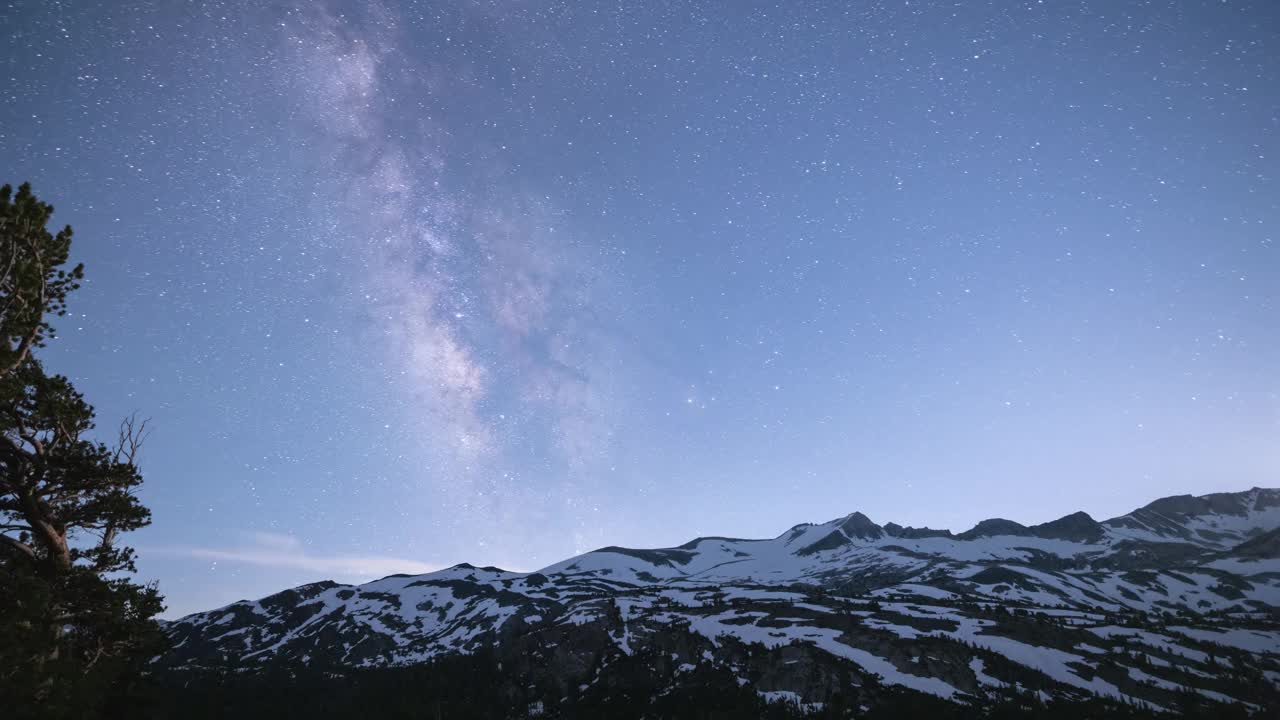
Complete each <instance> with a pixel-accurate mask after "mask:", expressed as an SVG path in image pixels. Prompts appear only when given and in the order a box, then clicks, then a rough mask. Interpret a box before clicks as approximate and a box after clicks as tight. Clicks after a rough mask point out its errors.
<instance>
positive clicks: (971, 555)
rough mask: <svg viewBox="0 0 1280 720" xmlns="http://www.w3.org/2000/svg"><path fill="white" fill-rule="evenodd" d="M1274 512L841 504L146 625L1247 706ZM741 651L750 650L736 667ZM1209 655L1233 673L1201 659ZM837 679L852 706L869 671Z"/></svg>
mask: <svg viewBox="0 0 1280 720" xmlns="http://www.w3.org/2000/svg"><path fill="white" fill-rule="evenodd" d="M975 531H976V532H975ZM1278 531H1280V490H1277V489H1267V488H1253V489H1250V490H1246V491H1242V492H1239V493H1214V494H1212V495H1207V496H1198V497H1194V496H1174V497H1173V498H1171V499H1170V498H1161V499H1159V500H1156V501H1153V502H1152V503H1148V504H1147V505H1145V506H1143V507H1142V508H1138V509H1137V510H1134V511H1133V512H1130V513H1127V514H1125V515H1121V516H1118V517H1116V518H1112V519H1110V520H1106V521H1102V522H1098V521H1096V520H1094V519H1093V518H1092V517H1090V516H1089V515H1088V514H1087V513H1083V512H1074V513H1070V514H1068V515H1064V516H1062V517H1061V518H1058V519H1057V520H1052V521H1049V522H1047V523H1041V524H1038V525H1032V526H1024V525H1021V524H1019V523H1015V522H1013V521H999V520H987V521H983V522H980V523H978V524H977V525H975V527H974V528H971V529H970V530H968V531H966V532H965V533H961V534H959V535H953V534H951V533H950V531H938V530H930V529H927V528H922V529H914V528H904V527H902V526H899V525H896V524H894V523H886V524H885V525H883V526H881V525H878V524H876V523H874V522H873V521H872V520H871V519H870V518H868V517H867V516H866V515H864V514H862V513H860V512H853V513H849V514H847V515H845V516H842V517H840V518H836V519H833V520H830V521H827V522H825V523H818V524H808V523H806V524H801V525H796V526H793V527H792V528H791V529H789V530H787V531H786V532H784V533H782V534H780V535H778V536H777V537H774V538H768V539H740V538H727V537H716V536H709V537H700V538H695V539H693V540H691V541H689V542H686V543H684V544H683V545H680V546H677V547H673V548H625V547H617V546H607V547H603V548H599V549H597V550H592V551H590V552H586V553H582V554H580V555H576V556H574V557H571V558H566V559H565V560H562V561H559V562H557V563H552V564H551V565H548V566H546V567H544V568H541V569H539V570H537V571H535V572H532V573H520V572H510V571H506V570H502V569H500V568H477V567H475V566H473V565H470V564H467V563H460V564H458V565H455V566H453V567H451V568H447V569H445V570H441V571H437V572H433V573H427V574H424V575H393V576H388V577H385V578H381V579H379V580H375V581H373V582H370V583H365V584H362V585H341V584H338V583H333V582H332V581H325V582H320V583H311V584H308V585H304V586H300V587H299V588H294V589H291V590H285V591H283V592H281V593H277V594H275V595H272V596H269V597H267V598H263V599H262V600H259V601H240V602H237V603H232V604H231V605H228V606H225V607H223V608H219V609H216V610H211V611H207V612H204V613H196V614H193V615H190V616H187V617H184V618H181V619H179V620H177V621H174V622H171V623H169V624H168V625H167V626H166V629H167V631H168V633H169V634H170V636H171V638H173V639H174V641H175V647H174V649H173V650H171V651H170V652H169V653H168V654H166V655H165V656H162V657H161V658H157V660H156V662H157V664H158V665H159V666H162V667H166V668H169V669H171V670H176V671H183V670H188V671H189V670H194V669H200V668H212V667H227V666H232V667H245V666H253V665H256V664H262V663H273V664H278V663H285V664H291V663H292V664H305V665H313V664H317V663H319V664H320V665H322V666H332V667H387V666H396V665H413V664H417V663H423V662H427V661H430V660H432V659H433V658H441V657H447V656H451V655H456V654H470V653H475V652H479V651H481V650H483V651H485V652H496V653H498V654H499V655H500V656H505V655H503V654H504V653H512V652H516V651H517V648H518V649H519V652H523V653H529V652H537V653H543V654H545V657H544V660H545V661H546V663H547V668H550V669H554V670H555V672H556V673H558V675H556V676H555V678H553V679H555V680H556V682H559V681H560V680H559V679H560V676H561V675H563V676H565V677H574V678H578V677H579V676H581V679H582V683H583V684H585V685H588V686H589V685H591V683H594V682H600V680H599V678H600V677H605V676H608V673H609V670H608V668H610V667H614V666H615V660H616V658H618V657H621V656H625V657H629V658H634V657H636V654H637V653H649V652H654V651H656V649H657V648H668V650H664V651H663V652H668V653H674V654H675V655H676V656H677V657H679V658H680V659H681V663H682V664H681V663H677V667H684V666H689V667H699V666H702V665H704V664H705V665H708V666H714V667H719V668H721V669H728V670H731V671H733V672H736V673H739V675H738V676H739V677H740V678H741V679H742V682H746V683H752V684H753V687H758V689H759V690H760V691H761V692H762V693H771V692H786V693H792V694H793V695H795V696H796V697H799V698H805V699H806V702H808V701H811V700H814V698H819V699H820V698H821V697H822V696H823V693H831V692H837V691H840V688H845V689H848V687H846V685H847V683H845V684H843V685H842V684H840V683H836V681H835V680H830V681H829V682H828V684H826V685H823V686H822V687H815V686H813V683H812V679H805V678H803V677H799V676H793V675H792V674H790V673H789V671H787V670H786V667H787V665H786V664H787V663H789V662H792V661H793V660H794V659H795V657H797V654H799V656H802V657H803V658H804V662H805V663H806V664H807V665H810V666H813V667H829V668H830V673H829V674H831V677H837V676H840V677H853V678H861V677H872V676H874V677H875V678H878V680H877V681H876V682H877V683H880V684H883V685H888V686H893V687H895V688H899V689H901V690H902V691H906V692H919V693H924V694H929V695H934V696H936V697H940V698H944V699H948V700H954V699H958V698H980V697H991V698H994V697H997V696H998V697H1005V698H1006V699H1007V698H1008V697H1014V696H1016V693H1017V692H1020V691H1019V690H1018V688H1023V689H1026V688H1031V687H1035V688H1040V690H1038V691H1039V692H1045V693H1048V694H1049V695H1051V696H1055V697H1057V696H1062V697H1083V696H1085V695H1090V696H1099V697H1107V698H1113V699H1117V700H1120V701H1123V702H1133V703H1146V704H1149V705H1151V706H1152V707H1160V708H1167V707H1170V706H1172V705H1173V704H1174V702H1175V700H1176V698H1175V696H1176V695H1177V693H1179V692H1184V691H1186V692H1195V693H1198V694H1200V695H1202V696H1204V697H1206V698H1210V699H1211V701H1214V702H1227V701H1228V700H1229V701H1231V702H1236V701H1240V702H1246V703H1253V704H1254V705H1256V706H1258V707H1263V706H1265V705H1267V704H1269V703H1272V702H1280V541H1278V540H1277V538H1280V535H1277V532H1278ZM1224 643H1225V644H1224ZM1095 651H1096V652H1095ZM761 652H762V653H764V656H763V657H767V658H772V659H769V660H762V661H760V662H761V663H763V664H762V665H760V666H758V667H756V666H751V667H748V665H744V664H743V663H744V662H746V660H744V658H747V657H755V655H753V654H752V653H761ZM743 653H746V655H743ZM1138 655H1141V656H1142V657H1150V658H1153V659H1152V660H1151V661H1150V662H1148V661H1143V662H1142V663H1138V664H1134V663H1135V662H1136V661H1134V660H1133V659H1132V658H1134V657H1137V656H1138ZM1220 656H1229V657H1230V658H1231V663H1232V667H1233V668H1234V669H1233V672H1234V673H1235V675H1231V676H1227V675H1224V674H1223V672H1222V669H1221V666H1220V665H1219V664H1214V663H1211V662H1209V660H1210V658H1216V657H1220ZM925 657H929V658H933V659H932V660H930V661H929V662H928V663H924V664H922V663H923V661H922V658H925ZM787 658H791V659H787ZM1002 658H1003V659H1002ZM1215 662H1216V661H1215ZM654 663H656V664H655V665H653V667H654V668H655V672H658V668H659V667H661V668H666V669H668V670H669V669H670V668H669V667H668V664H667V663H658V662H657V661H656V660H655V661H654ZM1010 663H1012V664H1010ZM1152 663H1156V666H1155V667H1152ZM752 668H754V669H752ZM997 668H999V669H997ZM530 672H533V670H532V669H531V670H530ZM548 672H550V670H548ZM663 672H666V670H663ZM824 672H826V671H824ZM1027 673H1030V674H1029V675H1028V674H1027ZM1250 673H1252V674H1250ZM681 677H683V676H682V675H681V673H679V672H675V674H673V675H672V676H671V677H670V678H669V682H670V683H673V684H674V685H678V684H679V683H680V682H682V680H681ZM592 678H596V679H595V680H592ZM984 678H985V679H984ZM992 678H995V679H994V680H993V679H992ZM1153 678H1154V679H1153ZM1241 678H1244V679H1245V680H1248V683H1246V684H1244V685H1241V684H1240V683H1242V682H1244V680H1242V679H1241ZM588 681H589V682H588ZM614 681H617V680H616V679H615V680H610V682H614ZM664 682H667V681H664ZM824 682H827V681H824ZM842 682H843V681H842ZM850 682H854V685H853V686H852V687H856V688H859V689H858V690H856V692H857V693H860V694H861V696H865V697H864V700H865V701H866V702H868V703H874V695H875V693H874V691H873V689H874V687H876V685H874V684H867V683H869V682H870V681H862V680H857V681H850ZM832 683H834V684H832ZM674 685H673V686H674ZM1178 688H1180V689H1178ZM851 692H852V690H851ZM1215 698H1216V700H1215ZM1222 698H1226V699H1227V700H1223V699H1222Z"/></svg>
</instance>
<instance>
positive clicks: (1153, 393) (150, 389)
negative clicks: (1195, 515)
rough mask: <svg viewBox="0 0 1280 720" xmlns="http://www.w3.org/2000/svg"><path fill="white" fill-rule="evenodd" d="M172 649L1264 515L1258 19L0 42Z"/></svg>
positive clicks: (15, 0)
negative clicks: (583, 580) (905, 529)
mask: <svg viewBox="0 0 1280 720" xmlns="http://www.w3.org/2000/svg"><path fill="white" fill-rule="evenodd" d="M0 39H2V40H3V41H2V42H0V63H2V66H0V72H2V73H3V75H2V77H3V79H4V82H3V84H2V86H0V99H2V100H3V102H0V170H2V171H3V176H2V177H0V182H9V183H14V184H16V183H19V182H22V181H24V180H30V181H31V182H32V183H33V185H34V189H35V191H36V193H37V194H38V195H39V196H40V197H42V198H43V199H45V200H46V201H48V202H51V203H52V204H53V205H54V206H55V207H56V208H57V211H56V213H55V216H54V219H55V221H56V222H57V223H58V224H59V225H61V224H63V223H70V224H71V225H72V226H73V227H74V228H75V229H76V241H75V245H74V248H73V250H74V257H75V259H76V260H78V261H82V262H84V263H85V264H86V266H87V275H88V282H87V283H86V284H85V286H84V287H83V289H81V290H80V291H78V292H77V293H76V294H75V296H74V297H73V298H72V303H71V313H70V314H69V315H68V316H67V317H65V318H62V319H61V320H60V321H59V322H58V323H57V324H56V327H57V329H58V332H59V336H58V338H57V340H56V341H55V342H53V343H51V345H50V346H49V347H48V348H46V349H45V350H44V353H43V357H44V359H45V362H46V364H47V365H48V366H49V367H50V368H51V369H53V370H56V371H59V372H63V373H66V374H67V375H69V376H70V377H71V378H72V379H73V380H74V381H75V382H76V383H77V385H78V386H79V388H80V389H81V390H83V391H84V392H85V393H86V395H87V396H88V398H89V399H90V401H92V402H94V403H95V405H96V406H97V408H98V411H99V415H100V422H101V429H102V430H103V432H104V437H105V436H113V434H114V425H115V423H116V421H117V420H118V419H119V418H120V417H122V416H124V415H126V414H128V413H130V412H133V411H138V412H139V413H140V414H141V415H143V416H146V417H150V418H151V419H152V423H153V427H154V434H153V435H152V436H151V438H150V440H149V442H148V445H147V447H146V448H145V451H144V454H143V456H142V468H143V471H144V474H145V477H146V485H145V488H144V490H143V491H142V497H143V500H144V502H145V503H146V504H147V505H148V506H150V507H151V509H152V510H153V512H154V524H153V525H152V526H151V527H149V528H147V529H145V530H143V531H140V532H138V533H135V534H134V536H133V537H132V542H133V544H134V545H135V546H136V547H137V548H138V550H139V553H140V557H141V559H140V563H139V565H140V572H141V575H142V577H144V578H146V579H148V580H157V581H158V582H159V584H160V588H161V591H162V592H164V593H165V594H166V595H167V596H168V600H169V608H170V609H169V616H176V615H181V614H183V613H186V612H191V611H195V610H201V609H207V608H211V607H214V606H217V605H221V604H225V603H227V602H231V601H234V600H237V599H240V598H246V597H258V596H262V595H265V594H268V593H270V592H274V591H276V590H279V589H282V588H284V587H287V586H290V585H295V584H299V583H302V582H309V581H314V580H319V579H324V578H333V579H337V580H340V581H348V582H351V581H360V580H367V579H372V578H375V577H379V576H382V575H386V574H389V573H393V572H425V571H428V570H431V569H435V568H440V567H445V566H449V565H452V564H454V563H458V562H462V561H468V562H471V563H474V564H477V565H487V564H493V565H498V566H501V567H505V568H509V569H516V570H533V569H537V568H539V567H542V566H544V565H547V564H550V563H551V562H554V561H557V560H559V559H562V558H564V557H567V556H569V555H572V554H574V553H577V552H583V551H586V550H589V549H593V548H596V547H599V546H603V545H611V544H616V545H629V546H640V547H654V546H670V545H675V544H679V543H682V542H684V541H686V540H688V539H690V538H692V537H694V536H696V535H700V534H717V535H731V536H740V537H772V536H774V535H777V534H778V533H780V532H782V531H784V530H785V529H787V528H788V527H790V526H791V525H793V524H795V523H799V522H806V521H811V522H821V521H825V520H828V519H831V518H834V517H839V516H842V515H845V514H847V513H849V512H852V511H854V510H860V511H862V512H864V513H866V514H868V515H869V516H870V517H871V518H872V519H873V520H876V521H878V522H881V523H883V522H888V521H896V522H899V523H902V524H911V525H916V526H921V525H929V526H933V527H947V528H951V529H954V530H963V529H965V528H967V527H969V526H971V525H972V524H973V523H974V522H976V521H978V520H980V519H982V518H987V517H993V516H1002V517H1009V518H1013V519H1016V520H1019V521H1022V522H1026V523H1032V522H1043V521H1046V520H1050V519H1053V518H1055V517H1058V516H1061V515H1064V514H1066V513H1068V512H1071V511H1075V510H1081V509H1082V510H1085V511H1087V512H1089V513H1091V514H1093V515H1094V516H1095V517H1098V518H1099V519H1102V518H1106V517H1111V516H1114V515H1118V514H1122V513H1124V512H1127V511H1129V510H1131V509H1133V508H1135V507H1138V506H1140V505H1142V504H1145V503H1146V502H1148V501H1149V500H1152V499H1154V498H1156V497H1160V496H1164V495H1170V494H1177V493H1187V492H1191V493H1197V494H1200V493H1206V492H1213V491H1224V490H1242V489H1246V488H1249V487H1251V486H1254V485H1262V486H1275V485H1277V484H1280V472H1277V471H1278V470H1280V247H1278V244H1277V225H1278V224H1280V184H1278V183H1277V171H1278V170H1280V164H1278V163H1277V160H1278V159H1280V4H1278V3H1275V2H1274V1H1273V0H1257V1H1253V2H1250V1H1231V2H1226V1H1219V0H1213V1H1211V2H1210V1H1207V0H1206V1H1200V0H1182V1H1176V2H1175V1H1169V2H1161V1H1158V0H1156V1H1150V2H1135V1H1133V0H1072V1H1070V2H1068V1H1065V0H1038V1H1036V0H1032V1H1024V2H1013V1H1007V2H980V1H975V2H929V1H926V0H911V1H910V2H906V1H905V0H895V1H894V2H818V1H816V0H815V1H814V2H767V3H760V2H752V1H749V0H735V1H733V2H725V1H721V2H710V1H702V2H695V1H683V0H670V1H667V2H634V3H617V2H613V3H604V2H591V1H589V0H583V1H581V2H567V3H566V2H542V1H541V0H522V1H516V0H494V1H491V2H443V1H442V2H417V1H409V2H403V3H397V2H386V3H383V2H350V1H345V0H338V1H336V2H298V3H293V4H291V3H276V2H267V3H261V2H232V1H228V2H168V1H163V2H160V1H158V2H149V3H139V2H124V1H115V2H102V3H89V2H74V1H72V2H67V1H63V2H56V1H45V0H41V1H38V2H37V1H35V0H11V1H10V2H7V3H6V4H4V5H3V6H0Z"/></svg>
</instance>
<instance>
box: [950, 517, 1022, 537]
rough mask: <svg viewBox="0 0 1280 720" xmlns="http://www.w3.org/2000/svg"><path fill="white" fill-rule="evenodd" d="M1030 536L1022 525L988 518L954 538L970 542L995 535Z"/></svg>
mask: <svg viewBox="0 0 1280 720" xmlns="http://www.w3.org/2000/svg"><path fill="white" fill-rule="evenodd" d="M1030 534H1031V531H1030V530H1028V529H1027V526H1026V525H1023V524H1022V523H1017V522H1014V521H1012V520H1005V519H1004V518H990V519H988V520H983V521H981V522H979V523H978V524H977V525H974V526H973V527H972V528H970V529H968V530H966V531H964V532H962V533H960V534H959V535H957V536H956V537H958V538H960V539H961V540H972V539H974V538H980V537H995V536H996V535H1016V536H1027V535H1030Z"/></svg>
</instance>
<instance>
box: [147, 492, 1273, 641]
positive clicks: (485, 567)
mask: <svg viewBox="0 0 1280 720" xmlns="http://www.w3.org/2000/svg"><path fill="white" fill-rule="evenodd" d="M1254 491H1262V492H1268V491H1270V492H1280V487H1259V486H1256V485H1255V486H1254V487H1251V488H1248V489H1247V490H1237V491H1227V492H1217V493H1205V494H1201V495H1195V494H1183V495H1166V496H1164V497H1160V498H1153V499H1152V500H1151V502H1155V501H1157V500H1165V499H1169V498H1175V497H1194V498H1204V497H1208V496H1210V495H1242V494H1244V493H1248V492H1254ZM1147 504H1150V503H1146V504H1144V505H1142V506H1139V507H1135V508H1133V510H1130V511H1128V512H1126V513H1121V514H1119V515H1112V516H1109V517H1107V518H1105V519H1103V520H1098V518H1097V517H1095V516H1094V514H1093V513H1089V512H1086V511H1084V510H1075V511H1072V512H1068V513H1065V514H1063V515H1060V516H1058V517H1056V518H1053V520H1059V519H1062V518H1065V517H1068V516H1070V515H1074V514H1076V513H1078V512H1085V514H1087V515H1089V517H1090V518H1092V519H1093V520H1094V521H1095V522H1098V523H1106V522H1108V521H1110V520H1114V519H1117V518H1120V517H1124V516H1125V515H1128V514H1129V513H1132V512H1134V511H1136V510H1139V509H1141V508H1142V507H1145V506H1146V505H1147ZM858 512H860V511H858V510H854V511H852V512H849V513H845V514H844V515H841V516H839V517H834V518H831V519H829V520H824V521H822V522H800V523H795V524H793V525H791V526H789V527H788V528H787V529H786V530H783V531H782V532H780V533H778V534H776V535H771V536H767V537H758V538H756V537H738V536H731V535H700V536H698V537H694V538H690V539H689V540H686V541H684V542H683V543H679V544H672V545H662V546H652V547H638V548H637V547H624V546H620V545H616V544H610V545H603V546H601V547H598V548H593V549H591V550H587V551H585V552H582V553H577V554H575V555H573V556H570V557H566V558H560V559H559V560H556V561H554V562H552V563H550V564H548V565H542V566H539V567H537V568H534V569H529V570H524V569H518V568H511V567H499V566H496V565H478V564H475V563H471V562H468V561H466V560H462V561H460V562H456V563H453V564H451V565H445V566H442V567H438V568H431V569H427V570H424V571H423V572H417V573H406V572H393V573H388V574H386V575H381V576H379V577H374V578H369V579H366V580H360V581H353V582H346V583H344V582H340V581H337V580H333V579H332V578H317V579H315V580H309V581H306V582H303V583H300V584H298V585H292V586H289V587H282V588H277V589H276V590H274V591H272V592H271V593H270V594H269V595H263V596H260V597H256V598H239V599H237V600H233V601H231V602H229V603H224V604H222V605H218V606H215V607H211V608H207V609H203V610H193V611H191V612H189V613H185V614H184V615H172V614H171V613H169V612H167V611H166V612H165V613H164V614H163V615H162V617H163V619H165V620H177V619H180V618H182V617H186V616H189V615H198V614H203V613H209V612H213V611H216V610H220V609H222V608H225V607H227V606H228V605H234V604H236V603H238V602H254V601H256V600H261V599H263V598H265V597H269V596H270V595H274V594H276V593H279V592H284V591H285V590H291V589H295V588H298V587H303V586H307V585H314V584H316V583H323V582H336V583H337V584H339V585H350V586H359V585H367V584H372V583H376V582H379V581H381V580H386V579H387V578H393V577H416V576H420V575H432V574H436V573H441V572H445V571H447V570H454V569H457V568H471V569H475V570H488V571H495V572H502V573H511V574H517V575H532V574H535V573H540V572H542V571H543V570H545V569H547V568H548V567H551V566H553V565H559V564H560V563H562V562H567V561H569V560H572V559H574V558H577V557H581V556H582V555H586V554H590V553H597V552H609V551H610V550H611V549H615V548H621V549H630V550H666V549H672V548H678V547H682V546H684V545H686V544H688V543H692V542H696V541H699V540H729V541H738V542H767V541H769V540H776V539H778V538H780V537H782V536H783V535H786V534H787V533H789V532H790V531H792V530H795V529H796V528H801V527H813V526H818V525H828V524H831V523H835V522H837V521H840V520H843V519H845V518H847V517H849V516H851V515H854V514H855V513H858ZM869 519H870V520H871V522H873V523H874V524H876V525H877V526H879V527H881V528H884V526H885V525H887V524H889V523H897V524H898V525H902V526H903V527H906V528H915V529H923V530H945V531H947V532H949V533H952V535H953V536H954V535H960V534H963V533H964V532H967V531H961V532H959V533H957V532H955V531H954V530H952V529H951V528H929V527H920V526H915V525H911V524H909V523H901V522H898V521H897V520H886V521H884V522H878V521H876V520H875V519H874V518H869ZM986 520H1013V522H1016V523H1019V524H1020V525H1023V526H1025V527H1034V526H1035V525H1039V524H1041V523H1024V522H1021V521H1019V520H1016V519H1014V518H983V519H982V520H978V521H977V522H975V523H974V524H973V526H972V527H971V528H970V529H973V527H976V526H977V525H978V524H980V523H982V522H984V521H986ZM1044 522H1052V520H1046V521H1044ZM952 539H956V540H958V541H959V542H970V540H968V539H960V538H952Z"/></svg>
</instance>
